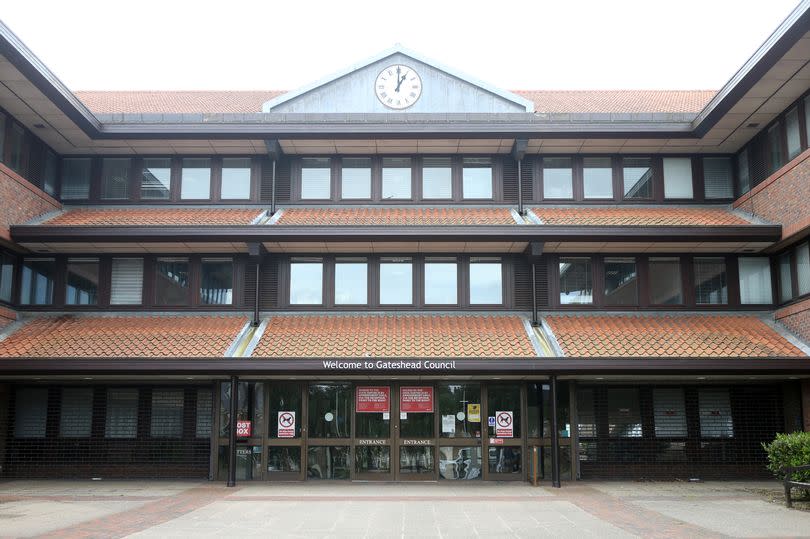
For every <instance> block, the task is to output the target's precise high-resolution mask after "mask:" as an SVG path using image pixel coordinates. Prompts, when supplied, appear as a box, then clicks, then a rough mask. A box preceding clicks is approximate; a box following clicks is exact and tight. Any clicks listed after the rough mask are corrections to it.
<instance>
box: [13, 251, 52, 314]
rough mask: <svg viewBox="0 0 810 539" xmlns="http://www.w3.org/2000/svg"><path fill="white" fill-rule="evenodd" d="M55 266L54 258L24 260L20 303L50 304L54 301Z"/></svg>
mask: <svg viewBox="0 0 810 539" xmlns="http://www.w3.org/2000/svg"><path fill="white" fill-rule="evenodd" d="M54 266H55V262H54V259H53V258H27V259H25V260H23V268H22V280H21V282H20V303H22V304H23V305H50V304H51V303H53V279H54V273H55V272H54Z"/></svg>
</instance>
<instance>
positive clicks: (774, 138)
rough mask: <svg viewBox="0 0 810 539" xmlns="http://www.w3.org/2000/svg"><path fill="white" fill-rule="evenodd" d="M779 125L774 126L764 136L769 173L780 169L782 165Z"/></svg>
mask: <svg viewBox="0 0 810 539" xmlns="http://www.w3.org/2000/svg"><path fill="white" fill-rule="evenodd" d="M780 135H781V133H780V130H779V124H778V123H776V124H774V125H773V126H772V127H771V128H770V129H768V132H767V134H766V139H767V142H768V156H769V159H768V163H769V164H770V171H771V172H775V171H776V169H778V168H779V167H781V166H782V165H783V164H784V163H782V141H781V140H779V139H780Z"/></svg>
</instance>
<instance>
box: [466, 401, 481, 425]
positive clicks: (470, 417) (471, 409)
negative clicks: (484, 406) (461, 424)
mask: <svg viewBox="0 0 810 539" xmlns="http://www.w3.org/2000/svg"><path fill="white" fill-rule="evenodd" d="M467 421H469V422H470V423H480V422H481V405H480V404H468V405H467Z"/></svg>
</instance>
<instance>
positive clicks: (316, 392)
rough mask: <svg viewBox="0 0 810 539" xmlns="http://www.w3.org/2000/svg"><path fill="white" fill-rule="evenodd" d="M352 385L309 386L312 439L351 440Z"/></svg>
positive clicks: (310, 431) (310, 433)
mask: <svg viewBox="0 0 810 539" xmlns="http://www.w3.org/2000/svg"><path fill="white" fill-rule="evenodd" d="M351 402H352V386H351V384H346V383H338V384H311V385H310V386H309V432H308V435H309V437H310V438H349V437H350V436H351Z"/></svg>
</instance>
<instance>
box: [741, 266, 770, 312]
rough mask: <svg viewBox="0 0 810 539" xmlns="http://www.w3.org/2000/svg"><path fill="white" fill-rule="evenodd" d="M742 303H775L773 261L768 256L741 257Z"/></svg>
mask: <svg viewBox="0 0 810 539" xmlns="http://www.w3.org/2000/svg"><path fill="white" fill-rule="evenodd" d="M738 261H739V268H740V303H742V304H744V305H752V304H768V303H773V293H772V289H771V263H770V260H769V259H768V258H766V257H743V258H739V259H738Z"/></svg>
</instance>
